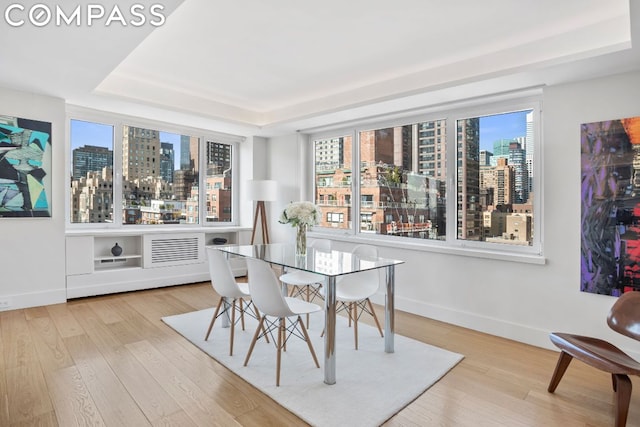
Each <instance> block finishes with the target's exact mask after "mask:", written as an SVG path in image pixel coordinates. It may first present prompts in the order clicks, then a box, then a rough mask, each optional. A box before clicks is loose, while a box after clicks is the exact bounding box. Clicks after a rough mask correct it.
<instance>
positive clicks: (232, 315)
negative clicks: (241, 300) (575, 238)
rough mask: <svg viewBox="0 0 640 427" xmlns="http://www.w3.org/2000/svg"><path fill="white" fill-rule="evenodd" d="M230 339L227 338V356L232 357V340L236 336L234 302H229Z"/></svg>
mask: <svg viewBox="0 0 640 427" xmlns="http://www.w3.org/2000/svg"><path fill="white" fill-rule="evenodd" d="M229 332H230V333H231V337H230V338H229V356H233V338H234V337H235V336H236V300H232V301H231V330H230V331H229Z"/></svg>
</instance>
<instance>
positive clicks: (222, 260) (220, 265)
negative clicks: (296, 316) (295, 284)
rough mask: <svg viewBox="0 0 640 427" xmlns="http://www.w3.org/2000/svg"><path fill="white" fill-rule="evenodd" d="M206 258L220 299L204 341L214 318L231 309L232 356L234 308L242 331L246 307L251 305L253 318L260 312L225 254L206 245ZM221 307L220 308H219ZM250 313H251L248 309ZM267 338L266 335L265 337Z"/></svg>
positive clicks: (231, 351)
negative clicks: (239, 281) (238, 280)
mask: <svg viewBox="0 0 640 427" xmlns="http://www.w3.org/2000/svg"><path fill="white" fill-rule="evenodd" d="M207 258H208V262H209V276H210V278H211V285H212V286H213V289H214V290H215V291H216V293H217V294H218V295H220V300H219V301H218V305H217V307H216V309H215V311H214V313H213V317H212V318H211V323H210V324H209V329H207V335H206V336H205V337H204V339H205V341H207V340H208V339H209V335H211V330H212V329H213V325H214V324H215V322H216V319H217V318H218V317H221V316H229V311H231V315H230V319H229V323H230V328H229V329H230V338H229V356H233V340H234V336H235V325H236V323H237V320H236V310H239V311H240V321H241V324H242V330H243V331H244V327H245V323H244V313H245V311H246V310H247V309H250V308H251V307H253V310H254V313H255V318H256V319H259V318H260V312H259V311H258V309H257V308H256V307H255V305H254V304H252V301H251V295H250V293H249V285H248V284H247V283H238V282H236V279H235V276H234V275H233V271H232V270H231V266H230V265H229V261H228V260H227V258H226V256H225V254H224V253H223V252H222V251H220V250H218V249H216V248H212V247H207ZM221 309H222V310H221ZM249 314H250V315H253V314H252V313H251V311H249ZM265 338H267V340H268V337H265Z"/></svg>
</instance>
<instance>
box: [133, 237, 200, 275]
mask: <svg viewBox="0 0 640 427" xmlns="http://www.w3.org/2000/svg"><path fill="white" fill-rule="evenodd" d="M202 262H204V235H203V234H202V233H184V234H145V235H144V249H143V266H144V268H154V267H170V266H176V265H186V264H199V263H202Z"/></svg>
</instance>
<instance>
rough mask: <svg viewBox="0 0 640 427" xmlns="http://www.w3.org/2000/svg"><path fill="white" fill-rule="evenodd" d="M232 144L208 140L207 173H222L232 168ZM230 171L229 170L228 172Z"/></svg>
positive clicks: (210, 174) (209, 174)
mask: <svg viewBox="0 0 640 427" xmlns="http://www.w3.org/2000/svg"><path fill="white" fill-rule="evenodd" d="M231 148H232V147H231V145H229V144H221V143H218V142H213V141H207V145H206V149H207V152H206V161H207V175H208V176H212V175H222V174H224V173H225V171H230V170H231V165H232V163H231ZM227 173H228V172H227Z"/></svg>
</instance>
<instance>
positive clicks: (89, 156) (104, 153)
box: [72, 145, 113, 179]
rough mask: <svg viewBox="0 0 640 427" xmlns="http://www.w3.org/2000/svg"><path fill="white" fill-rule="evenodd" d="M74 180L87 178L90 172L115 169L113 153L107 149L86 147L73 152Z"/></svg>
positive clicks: (92, 146) (93, 146)
mask: <svg viewBox="0 0 640 427" xmlns="http://www.w3.org/2000/svg"><path fill="white" fill-rule="evenodd" d="M72 163H73V165H72V169H73V172H72V173H73V179H80V178H85V177H86V176H87V173H88V172H100V171H102V169H103V168H112V167H113V151H112V150H109V149H108V148H106V147H98V146H95V145H85V146H84V147H78V148H76V149H74V150H73V153H72Z"/></svg>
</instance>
